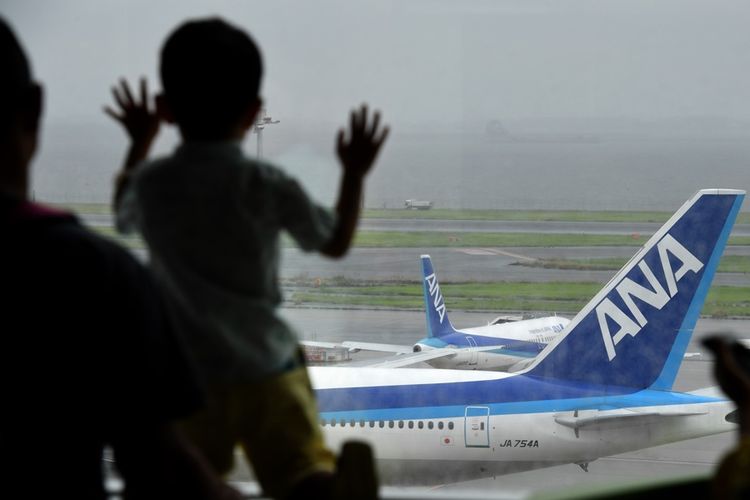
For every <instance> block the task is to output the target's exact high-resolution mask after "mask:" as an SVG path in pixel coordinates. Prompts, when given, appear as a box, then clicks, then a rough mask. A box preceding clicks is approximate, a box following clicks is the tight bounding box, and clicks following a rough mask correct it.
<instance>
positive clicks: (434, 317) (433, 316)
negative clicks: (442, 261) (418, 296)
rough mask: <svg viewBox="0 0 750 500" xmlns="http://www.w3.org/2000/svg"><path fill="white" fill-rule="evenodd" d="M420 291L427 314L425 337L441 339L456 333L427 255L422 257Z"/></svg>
mask: <svg viewBox="0 0 750 500" xmlns="http://www.w3.org/2000/svg"><path fill="white" fill-rule="evenodd" d="M420 258H421V260H422V289H423V290H424V306H425V312H426V314H427V337H428V338H432V337H438V338H439V337H443V336H445V335H449V334H451V333H456V329H455V328H453V325H452V324H451V321H450V319H448V310H447V309H446V308H445V300H444V299H443V294H442V292H441V291H440V284H439V283H438V279H437V275H436V274H435V271H434V269H433V268H432V260H431V259H430V256H429V255H422V256H421V257H420Z"/></svg>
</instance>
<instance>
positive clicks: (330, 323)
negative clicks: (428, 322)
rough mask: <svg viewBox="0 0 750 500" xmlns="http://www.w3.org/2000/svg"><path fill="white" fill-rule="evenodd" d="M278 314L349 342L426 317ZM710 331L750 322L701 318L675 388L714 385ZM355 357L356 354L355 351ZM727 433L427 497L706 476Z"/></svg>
mask: <svg viewBox="0 0 750 500" xmlns="http://www.w3.org/2000/svg"><path fill="white" fill-rule="evenodd" d="M281 314H282V316H283V317H284V318H285V319H286V320H287V321H288V322H289V323H290V324H291V325H293V326H294V328H295V329H296V330H297V331H298V332H299V334H300V337H304V338H309V339H315V340H330V341H342V340H356V341H371V342H384V343H401V344H410V343H413V342H414V341H416V340H417V339H418V338H420V337H421V336H423V335H424V332H425V319H424V315H423V313H421V312H412V311H387V310H361V309H308V308H283V309H282V310H281ZM491 319H493V315H492V314H487V313H473V312H460V311H451V320H452V322H453V323H454V326H456V327H457V328H461V327H471V326H479V325H483V324H486V323H487V322H488V321H489V320H491ZM713 332H732V333H735V334H742V333H745V334H746V335H747V336H748V337H750V321H748V320H717V319H700V320H699V321H698V324H697V326H696V331H695V333H694V336H693V339H692V341H691V343H690V345H689V346H688V352H700V353H702V354H701V356H700V357H698V358H696V359H691V360H686V361H684V362H683V364H682V366H681V368H680V372H679V374H678V378H677V381H676V383H675V387H674V389H675V390H677V391H690V390H695V389H700V388H705V387H709V386H714V385H715V383H714V381H713V376H712V367H713V364H712V362H711V359H710V356H708V355H707V354H705V349H704V348H703V347H702V346H701V345H700V339H702V338H703V337H705V336H707V335H709V334H711V333H713ZM354 356H357V355H356V354H355V355H354ZM734 439H735V436H734V435H733V434H732V433H727V434H721V435H717V436H710V437H705V438H699V439H693V440H689V441H682V442H678V443H674V444H670V445H664V446H658V447H654V448H648V449H645V450H641V451H637V452H632V453H626V454H622V455H617V456H613V457H608V458H602V459H599V460H596V461H594V462H591V464H590V465H589V468H588V472H584V471H583V470H582V469H581V468H580V467H578V466H577V465H574V464H570V465H561V466H557V467H550V468H546V469H539V470H534V471H528V472H522V473H516V474H510V475H505V476H497V477H495V478H487V479H481V480H475V481H467V482H463V483H456V484H450V485H436V486H437V488H433V489H425V494H426V495H425V496H426V497H428V496H429V495H430V494H431V493H434V492H435V491H440V492H443V493H446V494H450V495H451V496H453V495H455V497H457V498H460V497H461V496H463V495H464V494H466V492H467V491H474V492H475V493H476V492H477V491H478V492H480V495H481V492H486V493H492V495H495V494H501V495H502V494H507V495H508V496H509V497H525V496H527V495H529V494H531V493H537V492H541V491H559V490H560V489H564V488H571V487H575V488H581V487H587V486H590V487H594V486H597V485H611V484H621V483H628V482H637V481H645V480H661V479H665V478H670V477H681V476H690V475H701V474H710V473H711V472H712V471H713V469H714V467H715V466H716V464H717V463H718V461H719V460H720V459H721V457H722V456H723V454H724V453H726V452H727V450H728V449H729V448H730V447H731V446H732V445H733V443H734Z"/></svg>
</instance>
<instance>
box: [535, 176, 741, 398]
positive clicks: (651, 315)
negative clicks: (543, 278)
mask: <svg viewBox="0 0 750 500" xmlns="http://www.w3.org/2000/svg"><path fill="white" fill-rule="evenodd" d="M744 197H745V192H744V191H739V190H730V189H704V190H701V191H699V192H698V193H696V194H695V196H693V197H692V198H691V199H690V200H688V201H687V202H686V203H685V204H684V205H683V206H682V207H681V208H680V209H679V210H678V211H677V213H675V214H674V215H673V216H672V218H671V219H669V221H667V222H666V223H665V224H664V225H663V226H662V227H661V229H659V231H657V232H656V234H654V236H652V237H651V239H649V240H648V242H647V243H646V244H645V245H644V246H643V247H642V248H641V249H640V251H638V253H636V255H635V256H634V257H633V258H632V259H630V261H629V262H628V263H627V264H625V267H623V268H622V269H621V270H620V271H619V272H618V273H617V274H616V275H615V277H614V278H612V280H610V282H609V283H607V285H606V286H605V287H604V288H603V289H602V290H601V291H600V292H599V293H598V294H597V295H596V296H595V297H594V298H593V299H592V300H591V301H590V302H589V303H588V304H587V305H586V306H585V307H584V308H583V309H582V310H581V312H579V313H578V314H577V315H576V317H575V318H573V320H572V321H571V322H570V324H569V325H568V326H567V327H566V328H565V331H564V332H563V333H562V334H561V335H560V336H559V337H558V338H557V339H556V340H555V341H553V342H551V343H550V344H549V345H548V346H547V347H546V348H545V350H544V351H542V352H541V353H540V354H539V356H538V357H537V359H536V360H535V362H534V363H533V364H532V365H531V366H530V367H529V368H528V369H527V370H526V371H525V373H526V374H527V375H531V376H538V377H542V378H545V379H555V380H568V381H574V382H578V383H589V384H595V385H615V386H621V387H632V388H638V389H642V388H652V389H659V390H669V389H671V387H672V384H673V383H674V380H675V377H676V376H677V370H678V369H679V367H680V363H681V361H682V357H683V355H684V353H685V349H686V348H687V345H688V342H689V341H690V336H691V335H692V333H693V329H694V328H695V323H696V320H697V319H698V315H699V314H700V311H701V309H702V307H703V303H704V301H705V299H706V295H707V294H708V290H709V287H710V286H711V280H712V279H713V277H714V274H715V272H716V267H717V266H718V265H719V259H720V258H721V254H722V252H723V251H724V247H725V245H726V242H727V239H728V238H729V233H730V231H731V230H732V226H733V225H734V221H735V219H736V217H737V213H738V212H739V210H740V206H741V205H742V201H743V199H744Z"/></svg>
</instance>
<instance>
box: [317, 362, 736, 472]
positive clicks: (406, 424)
mask: <svg viewBox="0 0 750 500" xmlns="http://www.w3.org/2000/svg"><path fill="white" fill-rule="evenodd" d="M319 370H321V369H320V368H312V369H311V373H312V377H313V381H314V385H316V387H318V388H319V387H325V386H331V385H330V384H331V383H333V386H338V387H341V386H342V385H341V384H342V383H343V380H345V378H347V377H348V376H350V375H352V374H351V373H345V372H341V373H337V374H335V373H330V374H326V373H321V372H320V371H319ZM323 370H326V369H323ZM328 370H330V369H328ZM333 370H337V369H335V368H334V369H333ZM343 370H347V369H343ZM373 370H374V371H373ZM378 371H381V372H382V371H390V372H391V373H396V372H397V373H399V374H400V375H401V380H402V382H401V383H404V382H403V381H404V380H410V381H411V382H415V381H416V383H419V380H424V379H423V377H424V376H428V377H435V376H437V377H438V378H437V379H433V380H437V381H438V382H439V381H440V380H448V379H450V378H454V379H455V380H482V379H485V378H486V376H485V375H484V372H452V371H449V370H429V369H428V370H418V369H417V370H414V369H411V370H410V369H404V370H395V371H394V370H376V369H369V370H364V372H365V374H364V377H365V378H367V379H369V380H370V383H369V384H368V385H370V386H372V385H373V384H374V383H375V381H376V380H379V383H384V384H385V385H395V384H396V383H395V381H394V380H392V379H391V380H385V379H384V378H383V377H385V376H386V374H384V373H377V372H378ZM414 372H423V373H422V374H419V373H414ZM438 374H441V375H440V376H438ZM446 374H448V375H447V376H446ZM451 374H458V375H459V376H458V377H457V378H456V377H451ZM460 374H475V375H477V377H476V378H472V377H465V376H463V377H462V376H460ZM496 375H499V376H501V377H502V376H512V375H508V374H496ZM331 377H337V378H338V382H333V380H332V379H331ZM415 377H416V378H415ZM357 378H359V376H357ZM388 378H389V379H390V377H388ZM491 378H495V377H491ZM351 382H352V383H353V384H354V386H360V387H364V386H365V385H360V384H364V382H363V379H360V380H352V381H351ZM613 404H616V403H615V402H614V400H613ZM733 410H734V407H733V405H732V404H731V403H730V402H727V401H715V402H711V403H700V404H686V405H676V404H670V405H663V406H653V405H648V406H641V407H628V408H623V409H618V410H605V411H600V410H581V411H576V410H571V409H568V410H565V411H531V409H530V408H529V407H527V408H523V406H522V405H521V406H520V407H519V412H517V413H507V414H498V415H496V414H490V413H491V410H490V408H489V406H484V405H482V404H481V403H477V404H470V405H466V406H465V407H463V408H456V407H451V408H445V407H432V408H425V409H424V411H423V413H422V415H421V418H412V419H388V418H387V416H385V415H386V413H385V412H383V415H384V417H383V418H378V417H377V413H378V412H372V414H371V416H369V417H364V416H363V417H361V418H342V416H339V417H338V418H337V417H336V416H333V415H332V414H328V415H326V414H325V412H324V413H323V415H322V417H326V418H321V425H322V428H323V431H324V435H325V437H326V440H327V442H328V443H329V444H330V446H332V447H333V448H334V449H337V448H338V447H339V446H340V445H341V444H342V443H343V442H344V441H347V440H351V439H358V440H364V441H366V442H368V443H370V444H371V445H372V446H373V448H374V452H375V456H376V459H377V461H378V466H379V471H380V473H381V478H382V479H383V481H384V483H386V484H438V483H445V482H454V481H461V480H467V479H472V478H480V477H488V476H492V475H499V474H506V473H511V472H517V471H521V470H530V469H536V468H541V467H549V466H553V465H558V464H563V463H588V462H590V461H593V460H595V459H597V458H600V457H604V456H608V455H613V454H618V453H623V452H627V451H633V450H638V449H642V448H647V447H651V446H657V445H661V444H666V443H671V442H675V441H680V440H685V439H692V438H696V437H701V436H707V435H711V434H717V433H721V432H726V431H730V430H733V429H735V428H736V426H735V425H734V424H731V423H729V422H727V420H726V416H727V414H729V413H730V412H732V411H733ZM659 412H664V414H665V415H666V416H660V417H658V418H653V419H649V418H648V417H646V418H641V419H632V420H629V419H627V418H625V419H621V420H617V421H616V422H614V423H612V424H607V419H606V418H604V417H612V416H618V415H619V416H621V415H632V414H633V413H644V414H645V413H648V414H654V413H659ZM340 415H343V413H342V414H340ZM591 417H596V418H599V419H600V422H601V423H600V424H597V425H594V426H582V427H581V428H579V429H576V428H575V425H571V423H570V422H571V421H572V422H576V421H581V422H583V421H585V420H586V419H590V418H591ZM615 420H616V419H615ZM561 422H562V423H561Z"/></svg>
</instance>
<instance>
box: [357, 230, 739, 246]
mask: <svg viewBox="0 0 750 500" xmlns="http://www.w3.org/2000/svg"><path fill="white" fill-rule="evenodd" d="M646 241H648V237H646V236H644V235H619V234H570V233H538V234H535V233H487V232H481V233H479V232H477V233H473V232H472V233H445V232H429V231H416V232H400V231H359V232H358V233H357V235H356V237H355V240H354V244H355V245H356V246H358V247H361V248H436V247H457V248H460V247H597V246H641V245H643V244H644V243H645V242H646ZM728 244H729V245H750V236H733V237H730V238H729V242H728Z"/></svg>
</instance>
